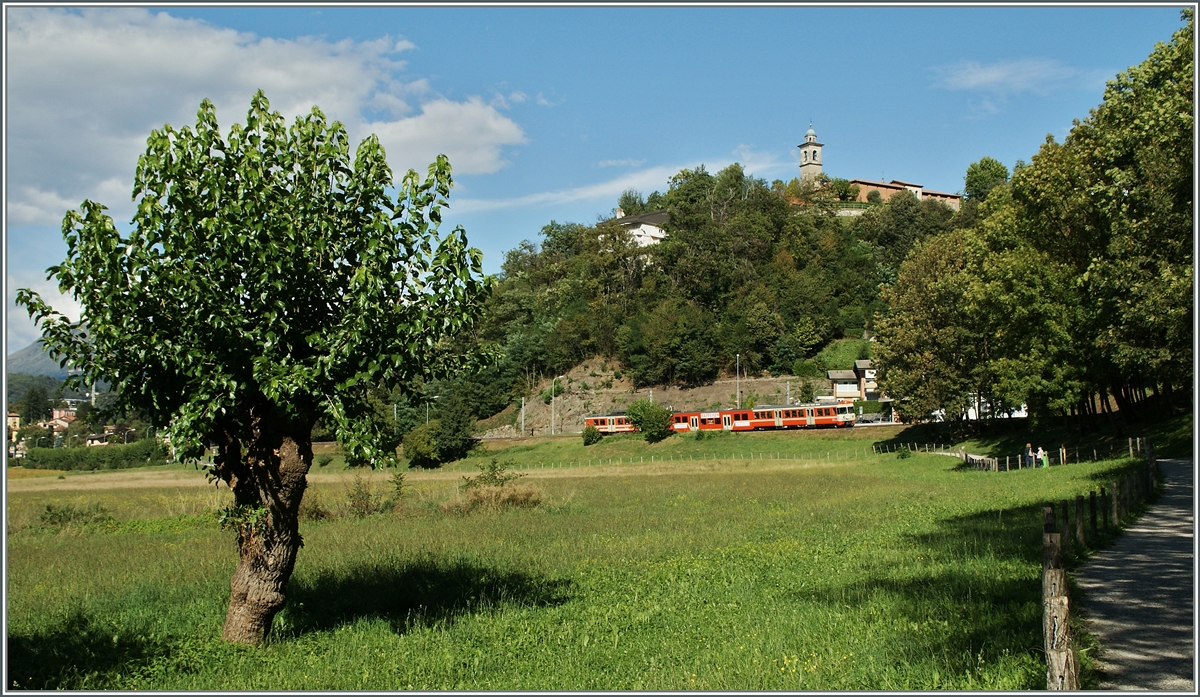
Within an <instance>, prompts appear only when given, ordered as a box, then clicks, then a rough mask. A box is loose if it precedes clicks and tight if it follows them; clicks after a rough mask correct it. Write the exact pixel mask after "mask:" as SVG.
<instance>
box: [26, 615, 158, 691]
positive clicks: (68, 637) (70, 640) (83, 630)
mask: <svg viewBox="0 0 1200 697" xmlns="http://www.w3.org/2000/svg"><path fill="white" fill-rule="evenodd" d="M169 653H170V647H169V646H168V645H167V644H166V643H165V642H161V641H157V640H148V639H146V638H145V637H144V636H130V635H129V634H128V633H127V632H120V633H119V634H114V632H113V630H112V629H108V628H102V627H101V626H100V623H98V622H97V621H95V620H93V619H92V618H90V617H88V616H87V615H85V614H84V613H83V611H82V610H78V609H77V610H75V611H73V612H72V613H71V614H70V615H68V616H67V617H66V618H65V619H63V620H62V621H60V622H57V623H55V624H54V625H53V626H52V627H50V628H49V629H47V630H45V631H43V632H40V633H38V634H35V635H32V636H22V635H20V634H17V635H9V636H8V675H7V678H8V684H7V685H6V686H5V687H6V688H7V689H15V690H73V689H96V688H103V687H106V686H107V685H106V684H103V683H107V682H108V678H109V677H111V676H113V675H117V674H122V673H125V672H127V671H128V670H131V669H136V668H137V667H139V666H143V665H146V664H147V663H150V662H152V661H154V660H155V659H156V658H159V657H162V656H165V655H167V654H169Z"/></svg>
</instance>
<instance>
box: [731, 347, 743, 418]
mask: <svg viewBox="0 0 1200 697" xmlns="http://www.w3.org/2000/svg"><path fill="white" fill-rule="evenodd" d="M734 355H735V356H736V357H737V362H736V363H735V364H734V366H735V367H734V369H733V386H734V389H735V390H736V393H737V405H736V406H735V407H734V408H735V409H741V408H742V383H741V379H742V354H740V353H737V354H734Z"/></svg>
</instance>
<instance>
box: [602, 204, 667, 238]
mask: <svg viewBox="0 0 1200 697" xmlns="http://www.w3.org/2000/svg"><path fill="white" fill-rule="evenodd" d="M617 216H618V217H617V218H616V220H613V222H614V223H616V224H617V225H620V226H621V227H623V228H625V230H627V231H628V232H629V235H630V237H632V238H633V241H634V242H636V243H637V245H638V246H639V247H649V246H650V245H652V244H658V243H659V242H662V241H663V239H664V238H666V236H667V233H666V231H665V230H663V226H664V225H666V224H667V221H669V220H670V219H671V214H670V213H668V212H666V211H650V212H649V213H642V214H640V215H625V211H622V210H621V209H620V208H618V209H617Z"/></svg>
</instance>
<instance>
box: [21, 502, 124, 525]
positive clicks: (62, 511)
mask: <svg viewBox="0 0 1200 697" xmlns="http://www.w3.org/2000/svg"><path fill="white" fill-rule="evenodd" d="M109 520H112V516H111V515H109V514H108V511H106V510H104V507H103V506H101V505H100V504H99V503H92V504H89V505H87V506H78V507H77V506H76V505H75V504H73V503H64V504H62V505H56V504H53V503H48V504H46V508H45V509H44V510H43V511H42V512H41V514H39V515H38V522H40V523H41V524H42V525H45V526H47V527H51V528H59V529H62V528H65V527H66V526H68V525H71V524H72V523H74V524H77V525H87V524H88V523H103V522H105V521H109Z"/></svg>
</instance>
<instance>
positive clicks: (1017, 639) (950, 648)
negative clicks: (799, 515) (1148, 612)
mask: <svg viewBox="0 0 1200 697" xmlns="http://www.w3.org/2000/svg"><path fill="white" fill-rule="evenodd" d="M1060 530H1061V526H1060ZM905 539H906V541H907V542H908V543H909V544H910V545H911V550H910V551H906V552H905V553H904V557H906V558H913V557H916V556H926V557H928V558H931V559H932V560H933V563H931V564H927V565H923V566H919V567H907V565H906V563H905V562H896V564H895V565H894V566H890V565H888V563H887V562H881V563H880V564H879V565H878V566H876V567H875V569H874V571H873V572H871V573H869V574H868V575H867V578H865V579H862V580H859V581H856V582H853V583H850V584H846V585H843V586H837V587H832V588H824V589H814V590H812V591H805V592H802V593H796V594H793V598H794V599H796V600H801V601H807V602H814V603H817V604H819V605H824V606H845V607H856V606H865V605H869V604H871V603H872V602H875V601H878V602H880V603H882V604H883V605H884V606H885V607H887V609H888V612H889V613H890V618H891V620H892V621H893V624H892V627H894V628H896V627H898V629H896V630H895V631H899V632H900V633H901V634H903V635H904V637H903V641H900V642H896V643H893V644H892V645H894V646H899V647H902V648H901V649H900V651H902V652H903V654H904V656H903V657H901V656H897V657H895V659H894V660H898V661H900V663H901V664H903V663H904V662H905V661H914V662H919V661H921V660H925V659H927V658H928V657H930V656H938V657H941V659H940V660H941V661H944V663H945V667H944V670H946V671H949V674H952V675H964V674H966V675H970V674H972V673H973V672H975V671H983V670H984V668H985V666H994V665H997V664H999V663H1001V662H1002V661H1003V660H1005V657H1010V658H1009V660H1011V657H1020V658H1021V662H1020V665H1024V666H1026V668H1025V669H1024V670H1023V672H1022V675H1021V677H1020V679H1021V680H1022V681H1023V682H1024V683H1025V684H1022V685H1020V686H1019V687H1017V688H1016V689H1025V690H1034V689H1042V688H1043V687H1044V685H1045V677H1044V672H1043V671H1044V668H1042V667H1041V666H1044V663H1043V661H1044V660H1045V659H1044V654H1043V651H1042V643H1043V637H1042V587H1041V580H1040V579H1041V557H1042V507H1041V505H1040V504H1033V505H1026V506H1022V507H1020V508H1014V509H1004V510H1000V509H993V510H989V511H983V512H978V513H974V514H970V515H963V516H955V517H952V518H947V519H945V520H942V521H941V522H940V523H939V524H938V526H937V528H936V529H935V530H934V531H932V532H929V533H925V534H915V535H907V536H905ZM1110 540H1111V534H1109V535H1102V536H1101V539H1098V540H1096V543H1097V544H1098V545H1103V544H1107V542H1109V541H1110ZM1083 551H1084V550H1079V549H1077V548H1072V550H1071V552H1070V553H1069V555H1068V559H1067V566H1068V567H1072V566H1074V565H1075V564H1077V563H1078V562H1079V561H1080V559H1081V555H1080V554H1077V553H1078V552H1083ZM980 562H982V563H980ZM1013 563H1016V564H1019V565H1021V567H1027V568H1028V573H1025V572H1022V571H1017V572H1015V575H1014V570H1013V567H1012V564H1013ZM993 564H994V568H997V569H1005V571H1003V572H1000V573H995V572H992V570H991V569H992V568H993ZM906 567H907V568H906ZM1074 619H1075V620H1077V618H1074ZM910 625H911V626H912V628H913V630H914V631H912V632H908V631H906V630H905V629H904V628H905V627H908V626H910ZM917 627H922V628H923V629H922V630H920V631H916V630H917ZM931 628H932V631H930V629H931ZM1082 668H1083V670H1082V671H1081V676H1080V677H1081V680H1082V681H1083V683H1084V687H1085V688H1086V689H1094V688H1095V686H1096V685H1097V684H1098V683H1097V680H1098V678H1097V675H1096V673H1095V669H1094V665H1093V664H1092V662H1091V661H1088V660H1085V661H1084V664H1083V666H1082ZM1010 687H1011V686H1010ZM977 688H978V689H994V687H987V686H983V687H980V686H979V685H971V684H968V685H966V686H962V685H960V686H959V688H958V689H977Z"/></svg>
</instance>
